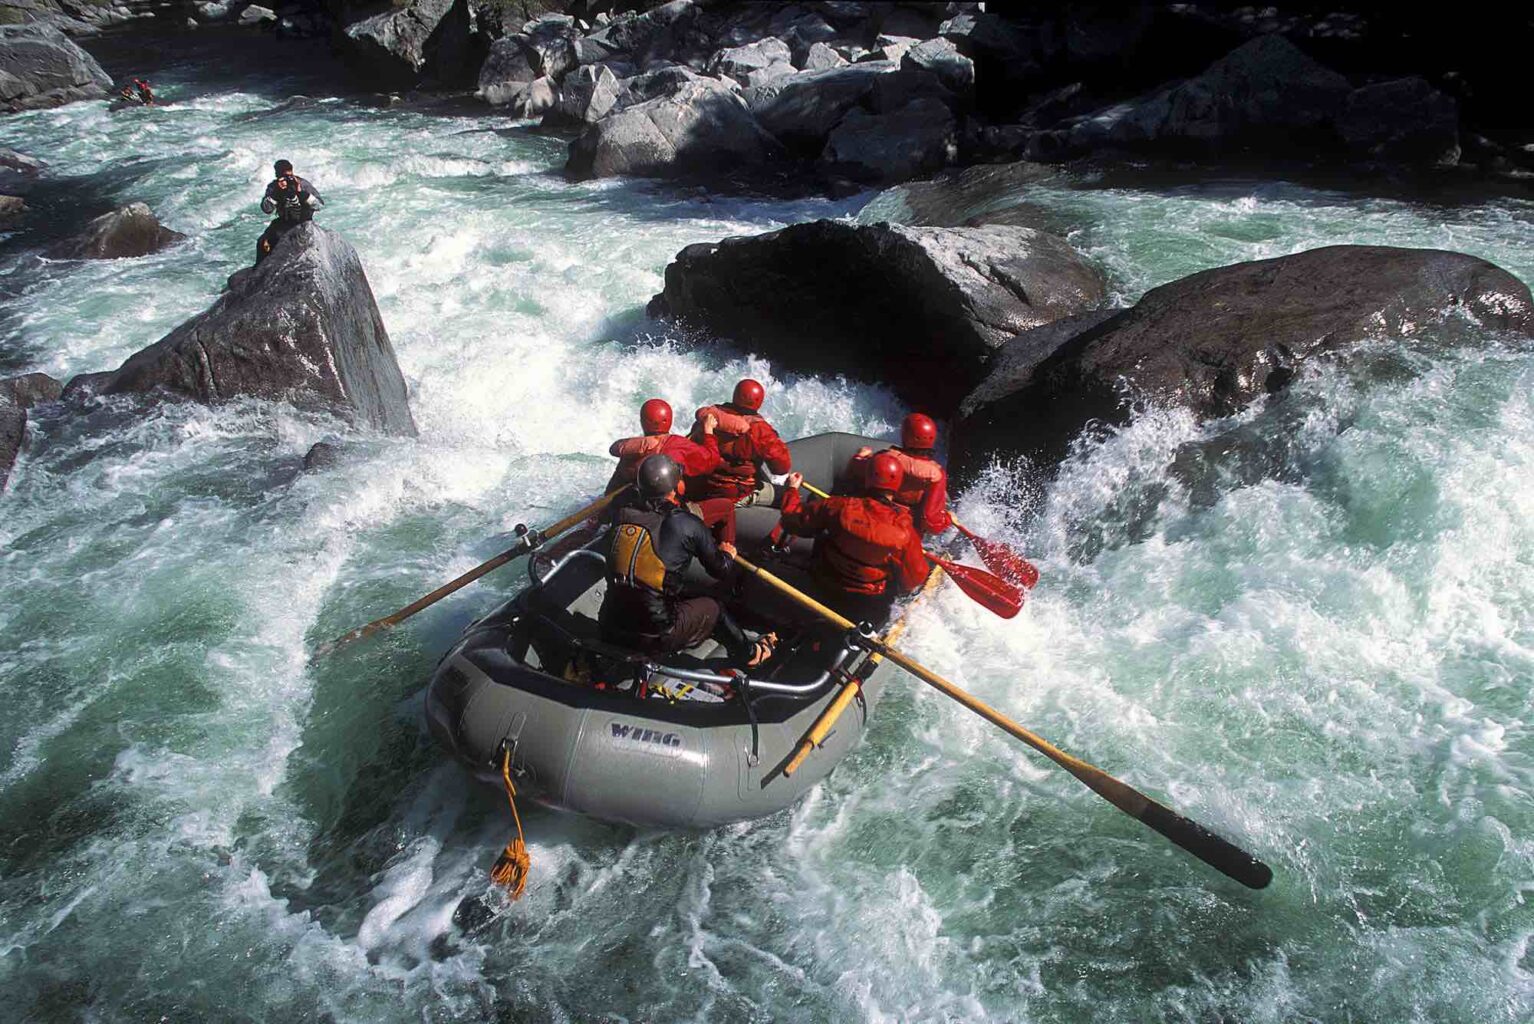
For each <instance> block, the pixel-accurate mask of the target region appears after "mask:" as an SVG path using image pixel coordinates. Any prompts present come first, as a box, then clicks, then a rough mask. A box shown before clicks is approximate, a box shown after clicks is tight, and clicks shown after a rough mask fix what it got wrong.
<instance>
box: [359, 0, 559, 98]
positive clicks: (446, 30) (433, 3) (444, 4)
mask: <svg viewBox="0 0 1534 1024" xmlns="http://www.w3.org/2000/svg"><path fill="white" fill-rule="evenodd" d="M336 43H337V44H338V46H339V47H340V49H341V52H342V55H343V56H344V57H345V58H346V59H347V61H348V62H349V63H350V64H351V66H352V67H353V68H354V69H355V70H356V72H357V73H358V74H359V75H361V76H362V77H364V78H367V79H369V80H371V81H373V82H376V83H378V84H381V85H386V86H391V87H399V88H408V87H410V86H414V85H417V84H419V83H420V82H421V81H423V80H425V79H437V80H439V81H442V82H446V83H451V84H458V83H461V82H467V81H472V80H473V75H474V69H475V68H477V67H479V64H480V61H479V60H478V56H479V52H478V51H477V49H476V48H477V46H478V42H477V40H476V39H475V38H474V33H473V24H472V21H471V19H470V16H469V8H468V4H467V2H466V0H400V2H399V3H386V4H383V5H378V4H371V5H367V6H365V7H363V8H362V10H361V11H360V12H359V13H358V14H357V15H356V16H354V17H353V18H352V19H351V20H350V21H348V22H347V23H346V24H345V25H344V26H343V27H342V29H341V31H340V32H339V33H338V34H337V36H336ZM533 77H534V78H536V77H538V76H536V75H534V76H533Z"/></svg>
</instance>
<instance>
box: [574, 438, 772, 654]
mask: <svg viewBox="0 0 1534 1024" xmlns="http://www.w3.org/2000/svg"><path fill="white" fill-rule="evenodd" d="M634 486H635V489H636V490H637V491H638V492H639V493H638V501H637V502H636V503H634V504H632V505H629V506H627V507H625V508H622V509H620V510H619V511H618V518H617V522H615V523H614V524H613V528H612V532H611V534H610V535H609V538H608V542H607V592H606V594H604V595H603V597H602V608H601V610H600V611H599V612H598V613H597V622H598V624H599V626H600V628H601V632H602V639H603V640H605V641H607V642H608V643H612V644H618V645H621V646H623V647H629V648H632V649H634V650H637V651H641V652H643V653H645V654H649V655H665V654H674V653H676V652H678V651H685V650H687V649H688V648H690V647H695V646H697V645H698V644H700V643H702V642H703V641H704V640H706V639H707V638H708V637H710V636H712V637H714V638H715V639H716V640H718V641H719V642H720V643H721V644H723V645H724V648H725V650H726V651H728V652H729V655H730V660H731V662H732V663H733V664H735V665H736V666H738V667H740V668H753V667H755V666H757V665H759V664H761V663H762V662H763V661H765V660H766V659H768V658H769V657H771V656H772V653H773V650H774V648H775V646H776V644H777V635H776V634H773V633H768V634H766V635H765V636H764V637H762V638H761V639H759V640H756V641H752V640H751V639H750V638H748V637H747V636H746V634H745V632H744V631H743V630H742V629H741V628H740V626H739V625H738V624H736V622H735V620H734V619H733V618H732V617H731V616H730V613H729V612H728V611H727V610H726V609H725V607H724V605H723V604H721V603H720V602H719V600H718V599H717V598H714V597H710V596H708V595H706V594H699V595H696V596H692V597H686V596H683V593H682V588H683V583H684V580H683V577H684V576H685V575H686V573H687V567H688V566H690V565H691V564H692V561H693V559H697V560H698V564H699V565H701V566H702V567H703V569H704V571H705V572H707V573H708V574H709V575H710V576H712V577H714V578H715V579H724V578H726V577H727V576H729V575H730V573H731V572H732V570H733V566H732V565H731V564H730V559H731V558H733V557H734V556H735V548H734V546H733V545H730V544H715V543H714V538H713V535H712V534H710V533H709V531H708V527H706V526H704V525H703V521H702V520H701V519H699V518H698V517H697V516H696V515H694V514H693V513H692V512H690V511H688V510H687V509H686V508H685V507H684V506H683V505H682V502H681V493H680V492H681V488H682V467H681V466H680V465H678V464H677V462H676V461H675V460H674V459H672V458H671V457H670V456H668V455H662V454H659V453H656V454H654V455H651V456H649V457H648V458H646V459H645V460H644V461H643V462H641V463H640V464H639V468H638V470H637V472H636V479H635V481H634Z"/></svg>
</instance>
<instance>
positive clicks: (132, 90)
mask: <svg viewBox="0 0 1534 1024" xmlns="http://www.w3.org/2000/svg"><path fill="white" fill-rule="evenodd" d="M117 95H118V96H119V97H121V98H122V99H123V100H125V101H126V102H128V103H138V104H141V105H143V106H146V107H152V106H154V88H153V87H152V86H151V85H150V84H149V83H148V82H146V81H144V80H143V79H142V78H135V79H134V80H133V81H131V82H129V83H128V84H127V85H125V86H123V87H122V88H121V89H119V90H118V91H117Z"/></svg>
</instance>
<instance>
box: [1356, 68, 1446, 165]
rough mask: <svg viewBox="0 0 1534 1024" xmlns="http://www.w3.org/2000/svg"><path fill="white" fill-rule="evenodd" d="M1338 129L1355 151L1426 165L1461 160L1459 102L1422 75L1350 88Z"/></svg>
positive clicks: (1371, 157) (1379, 158)
mask: <svg viewBox="0 0 1534 1024" xmlns="http://www.w3.org/2000/svg"><path fill="white" fill-rule="evenodd" d="M1337 132H1338V134H1339V135H1340V136H1341V137H1342V141H1343V143H1344V144H1346V145H1347V147H1348V148H1349V149H1350V150H1351V151H1352V152H1353V153H1354V154H1355V155H1356V156H1360V157H1363V158H1365V159H1367V160H1374V161H1383V162H1389V163H1402V164H1418V165H1428V166H1452V165H1454V164H1456V163H1458V162H1459V104H1457V103H1455V102H1454V100H1453V99H1452V98H1450V97H1449V96H1446V95H1444V94H1443V93H1441V92H1439V91H1438V90H1437V89H1435V88H1433V87H1432V86H1431V85H1429V84H1428V82H1427V80H1426V79H1423V78H1417V77H1412V78H1398V79H1395V80H1394V81H1389V82H1380V83H1377V84H1375V85H1366V86H1364V87H1363V88H1361V89H1355V90H1353V92H1352V93H1351V94H1350V95H1349V96H1348V99H1347V104H1346V105H1345V107H1344V108H1343V111H1342V114H1341V116H1340V117H1339V118H1338V121H1337Z"/></svg>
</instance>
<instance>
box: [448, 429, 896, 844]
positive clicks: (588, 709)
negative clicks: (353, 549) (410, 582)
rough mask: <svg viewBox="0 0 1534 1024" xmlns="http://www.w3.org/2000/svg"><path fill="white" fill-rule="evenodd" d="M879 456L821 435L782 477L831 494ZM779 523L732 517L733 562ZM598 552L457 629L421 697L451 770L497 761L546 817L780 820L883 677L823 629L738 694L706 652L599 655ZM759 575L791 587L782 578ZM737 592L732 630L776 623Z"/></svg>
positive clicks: (698, 823) (679, 823) (856, 726)
mask: <svg viewBox="0 0 1534 1024" xmlns="http://www.w3.org/2000/svg"><path fill="white" fill-rule="evenodd" d="M885 443H886V442H883V441H878V440H874V439H870V438H864V437H858V436H856V435H852V434H823V435H820V436H817V437H812V438H806V439H804V440H801V441H795V442H791V443H790V445H789V447H790V449H791V450H792V451H793V455H794V468H795V469H797V470H799V471H800V472H802V473H804V475H805V479H806V480H808V481H809V482H810V483H813V484H815V485H817V486H819V487H821V488H822V489H824V490H828V491H832V492H833V493H834V492H835V491H837V490H838V489H840V488H839V485H840V484H842V482H843V481H842V480H841V479H840V473H841V472H842V470H843V469H844V467H845V466H846V464H847V461H848V459H849V458H850V457H851V456H852V453H853V452H855V451H856V450H857V448H858V447H859V446H861V445H864V444H868V445H871V446H881V445H883V444H885ZM776 522H777V513H776V512H775V511H774V510H772V509H767V508H750V509H742V510H741V513H740V516H739V520H738V529H739V541H740V546H741V548H742V550H747V551H749V550H751V549H752V547H753V546H754V545H756V544H760V542H761V541H762V539H763V538H765V537H766V535H767V533H768V531H770V530H771V529H772V527H773V526H774V525H775V524H776ZM604 540H605V535H604V536H600V537H598V538H597V539H596V540H595V541H593V542H592V543H591V544H590V545H588V546H587V547H586V548H583V549H580V550H577V551H576V552H574V553H572V554H570V555H567V556H565V557H564V558H563V559H562V560H560V561H559V562H558V563H557V564H556V566H555V567H554V568H553V569H552V570H551V571H549V572H548V573H547V574H546V575H545V576H544V577H543V580H542V582H541V583H539V584H538V585H535V586H533V587H530V588H529V589H528V590H526V591H524V592H522V593H521V594H519V595H518V596H517V597H516V598H514V599H513V600H511V601H510V602H507V603H506V604H505V605H502V606H501V607H500V608H497V609H496V610H495V611H493V612H492V613H490V614H489V615H487V616H486V617H485V618H483V619H481V620H479V621H478V622H475V623H474V624H473V625H471V626H469V628H468V629H467V630H465V632H464V635H463V636H462V638H460V639H459V641H458V643H457V644H456V645H455V646H454V647H453V648H452V649H451V650H450V651H449V652H448V653H447V654H446V655H445V656H444V657H443V659H442V662H441V663H440V664H439V665H438V667H437V670H436V672H435V674H434V675H433V676H432V680H431V683H430V686H429V687H428V689H427V694H426V718H427V725H428V728H429V729H430V731H431V734H432V736H433V737H434V738H435V739H436V740H437V742H438V743H440V744H441V745H442V746H443V747H444V748H445V749H447V750H448V751H449V752H450V753H452V754H453V755H454V756H455V757H456V758H457V759H458V760H460V761H461V762H463V763H464V764H465V765H466V766H467V767H469V768H470V769H471V770H473V771H474V772H475V773H476V774H478V775H480V776H481V777H483V778H484V779H486V780H487V781H494V782H496V783H497V784H498V783H499V770H500V765H501V761H502V757H503V753H504V752H509V753H510V755H511V764H512V770H513V775H514V778H515V779H516V782H517V788H518V791H519V793H525V794H527V795H528V796H530V797H531V798H532V799H534V800H536V801H538V802H540V803H543V804H546V805H548V806H552V807H558V808H562V809H565V810H570V811H575V812H578V813H580V814H586V815H590V816H592V817H595V818H601V819H605V820H612V821H624V822H630V823H633V824H636V825H659V826H667V827H710V826H715V825H722V824H726V823H728V822H734V821H742V820H745V819H749V818H758V817H762V816H763V815H767V814H772V813H774V812H775V811H779V810H782V809H783V808H785V807H787V806H789V805H790V804H792V803H793V802H794V801H795V800H797V799H798V798H799V797H800V796H802V795H803V794H804V793H805V792H806V791H807V790H809V789H810V788H811V787H812V786H814V785H815V784H816V783H818V782H819V781H820V780H821V779H823V778H825V777H826V775H827V774H829V773H830V771H831V769H832V768H834V767H835V766H836V765H837V763H838V762H840V761H841V759H842V758H843V757H845V756H846V755H847V753H848V752H849V751H850V750H851V749H852V748H853V746H854V745H856V743H857V742H858V740H859V739H860V738H861V737H862V734H863V729H864V727H865V726H866V724H867V722H868V717H869V715H870V714H871V713H872V712H873V708H874V705H875V704H877V703H878V700H879V694H880V691H881V690H882V688H883V684H884V681H885V677H886V676H887V675H888V673H890V672H891V671H894V670H893V669H892V667H891V666H889V665H888V664H887V663H881V662H879V661H877V660H876V659H873V658H871V657H869V656H868V654H867V652H866V651H864V650H863V649H862V648H860V647H858V646H857V645H856V644H854V643H852V642H851V640H850V638H847V637H843V636H840V635H838V634H834V633H830V634H828V633H825V632H820V633H819V636H818V639H819V642H818V643H816V642H813V641H812V639H811V637H810V636H808V635H806V636H804V637H802V638H801V641H800V642H799V645H798V646H797V647H796V648H795V649H793V650H791V651H786V652H784V653H783V655H782V656H781V657H779V658H775V659H774V662H773V665H774V667H773V669H772V670H771V671H770V672H769V674H768V675H767V676H765V677H763V678H753V679H751V680H750V681H749V682H747V683H745V684H744V685H742V683H741V681H740V680H739V679H738V678H736V679H731V678H730V677H729V676H728V675H726V674H725V671H724V670H723V669H722V668H721V659H720V657H719V654H720V652H719V651H718V649H717V647H715V646H714V645H713V644H712V643H711V642H710V643H709V644H707V645H706V646H705V647H703V648H698V649H694V650H692V651H688V652H683V653H682V654H679V655H674V656H668V657H667V658H666V659H665V664H658V663H657V662H655V661H653V660H650V659H646V658H643V657H641V656H638V655H635V654H633V653H631V652H627V651H624V650H621V649H618V648H614V647H611V646H608V645H605V644H603V643H601V642H600V640H599V639H598V638H597V626H596V613H597V609H598V608H599V607H600V605H601V603H602V594H603V591H604V589H605V586H606V581H605V569H604V564H603V561H602V557H601V554H600V551H601V549H602V547H603V541H604ZM801 554H802V552H801ZM695 568H696V567H695ZM770 568H772V569H773V571H775V572H777V573H778V574H779V575H782V576H784V577H785V578H787V579H789V580H790V581H791V582H795V583H801V582H803V577H802V575H799V574H797V572H796V570H794V569H792V568H790V567H788V566H786V565H782V564H777V565H773V566H771V567H770ZM745 583H746V586H745V589H744V591H743V593H742V595H741V597H740V599H739V601H738V602H732V605H734V606H736V607H739V606H741V605H744V611H743V612H742V617H743V618H744V619H758V620H761V621H759V622H757V623H754V624H759V625H761V626H764V627H765V626H766V625H767V624H768V623H769V622H781V621H783V617H784V615H785V613H786V612H787V611H788V609H786V608H785V607H784V606H783V605H782V604H781V599H777V598H776V596H775V595H772V594H771V593H770V592H769V591H767V590H766V589H765V586H764V585H763V584H761V583H760V582H759V581H756V580H754V579H747V580H746V581H745ZM848 676H856V677H857V678H859V679H861V680H862V696H861V698H860V699H859V700H857V701H856V702H855V703H854V704H853V706H852V707H851V708H849V710H848V711H847V712H846V713H845V714H844V715H843V716H842V717H841V719H840V721H839V722H838V724H837V726H836V728H835V729H834V730H833V731H832V732H831V734H830V735H829V736H828V737H827V738H826V741H825V743H824V744H823V745H822V746H821V747H820V748H818V749H817V750H815V751H814V752H813V753H812V754H811V755H810V757H809V758H808V760H806V761H805V762H804V764H803V765H802V766H801V767H800V768H799V770H798V771H796V772H795V773H794V774H793V776H791V777H790V776H786V775H784V774H783V766H784V764H785V763H787V761H788V759H789V757H790V756H791V755H792V753H793V751H794V749H795V748H796V747H797V746H798V743H799V741H800V739H801V738H802V737H803V736H804V734H805V733H806V732H807V731H808V730H809V728H810V726H811V724H812V723H814V721H815V719H816V718H817V717H819V715H820V713H821V712H822V711H823V710H824V709H825V707H826V705H827V704H829V703H830V702H831V700H832V699H833V697H834V696H835V694H836V692H837V690H838V689H839V688H840V685H841V682H842V680H844V679H846V678H847V677H848ZM726 681H727V682H726ZM598 684H600V685H598ZM742 691H744V693H745V695H746V696H745V697H744V698H743V697H742V696H741V692H742ZM641 695H642V696H641ZM672 698H676V699H672Z"/></svg>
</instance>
